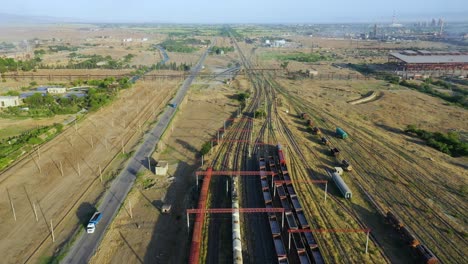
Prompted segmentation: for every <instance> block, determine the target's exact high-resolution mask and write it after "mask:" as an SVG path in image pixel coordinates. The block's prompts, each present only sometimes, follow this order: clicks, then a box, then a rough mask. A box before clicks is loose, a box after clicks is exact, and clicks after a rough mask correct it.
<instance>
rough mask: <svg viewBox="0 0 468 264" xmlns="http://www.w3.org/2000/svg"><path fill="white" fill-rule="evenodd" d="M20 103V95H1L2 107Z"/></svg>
mask: <svg viewBox="0 0 468 264" xmlns="http://www.w3.org/2000/svg"><path fill="white" fill-rule="evenodd" d="M18 105H20V99H19V96H0V108H4V107H10V106H18Z"/></svg>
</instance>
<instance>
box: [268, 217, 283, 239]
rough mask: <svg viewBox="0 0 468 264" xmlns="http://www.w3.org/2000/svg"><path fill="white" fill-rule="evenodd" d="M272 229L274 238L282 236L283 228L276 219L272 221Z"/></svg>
mask: <svg viewBox="0 0 468 264" xmlns="http://www.w3.org/2000/svg"><path fill="white" fill-rule="evenodd" d="M270 229H271V234H272V235H273V238H275V237H278V236H281V228H280V225H279V224H278V221H276V219H270Z"/></svg>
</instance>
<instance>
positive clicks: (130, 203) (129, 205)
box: [128, 200, 133, 219]
mask: <svg viewBox="0 0 468 264" xmlns="http://www.w3.org/2000/svg"><path fill="white" fill-rule="evenodd" d="M128 207H129V209H130V218H132V219H133V212H132V201H130V200H128Z"/></svg>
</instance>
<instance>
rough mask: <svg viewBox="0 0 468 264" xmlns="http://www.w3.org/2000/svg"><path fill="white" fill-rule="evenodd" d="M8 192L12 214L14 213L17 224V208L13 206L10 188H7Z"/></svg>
mask: <svg viewBox="0 0 468 264" xmlns="http://www.w3.org/2000/svg"><path fill="white" fill-rule="evenodd" d="M6 191H7V194H8V199H10V206H11V212H12V213H13V218H14V219H15V222H16V211H15V206H14V205H13V199H11V196H10V191H8V188H6Z"/></svg>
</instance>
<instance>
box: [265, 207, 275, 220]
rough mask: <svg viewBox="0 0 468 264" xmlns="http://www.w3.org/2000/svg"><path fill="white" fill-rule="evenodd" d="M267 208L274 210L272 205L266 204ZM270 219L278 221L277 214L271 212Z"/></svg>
mask: <svg viewBox="0 0 468 264" xmlns="http://www.w3.org/2000/svg"><path fill="white" fill-rule="evenodd" d="M265 208H267V209H271V208H273V205H272V204H266V205H265ZM268 219H274V220H276V214H275V213H271V212H269V213H268Z"/></svg>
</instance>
